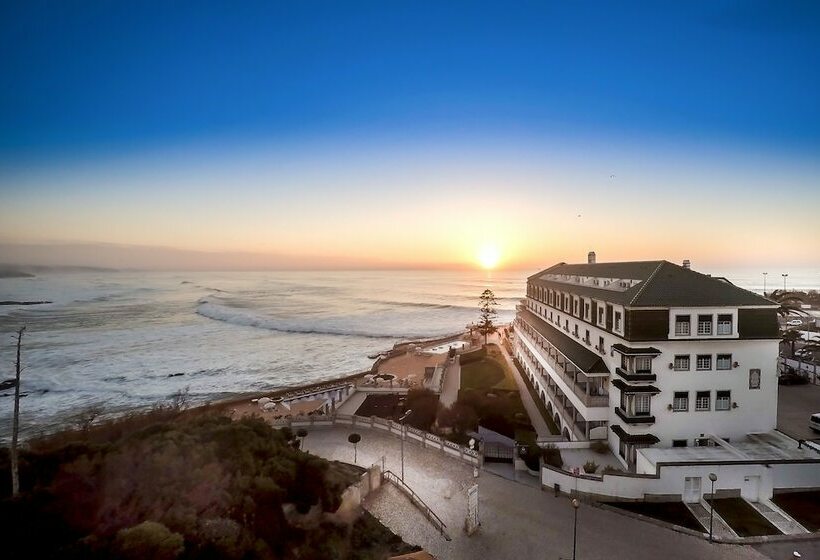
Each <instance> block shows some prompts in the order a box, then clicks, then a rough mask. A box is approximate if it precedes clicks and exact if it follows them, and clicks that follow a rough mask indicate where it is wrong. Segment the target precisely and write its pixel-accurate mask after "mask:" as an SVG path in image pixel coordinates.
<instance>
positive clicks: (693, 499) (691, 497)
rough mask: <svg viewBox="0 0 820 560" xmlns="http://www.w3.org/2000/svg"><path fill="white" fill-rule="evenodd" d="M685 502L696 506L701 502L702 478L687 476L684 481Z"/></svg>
mask: <svg viewBox="0 0 820 560" xmlns="http://www.w3.org/2000/svg"><path fill="white" fill-rule="evenodd" d="M683 501H684V502H687V503H690V504H695V503H697V502H699V501H700V477H699V476H687V477H686V478H685V479H684V480H683Z"/></svg>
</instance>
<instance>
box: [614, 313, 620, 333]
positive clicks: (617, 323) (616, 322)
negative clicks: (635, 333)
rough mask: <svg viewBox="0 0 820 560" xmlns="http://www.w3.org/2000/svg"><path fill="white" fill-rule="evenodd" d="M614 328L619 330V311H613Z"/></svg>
mask: <svg viewBox="0 0 820 560" xmlns="http://www.w3.org/2000/svg"><path fill="white" fill-rule="evenodd" d="M615 330H616V331H619V332H620V330H621V312H620V311H616V312H615Z"/></svg>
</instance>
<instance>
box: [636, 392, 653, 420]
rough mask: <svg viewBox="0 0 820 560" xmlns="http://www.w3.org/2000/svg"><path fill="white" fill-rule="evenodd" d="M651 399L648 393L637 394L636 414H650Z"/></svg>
mask: <svg viewBox="0 0 820 560" xmlns="http://www.w3.org/2000/svg"><path fill="white" fill-rule="evenodd" d="M649 399H650V397H649V395H647V394H646V393H638V394H637V395H635V416H649Z"/></svg>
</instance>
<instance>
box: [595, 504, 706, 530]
mask: <svg viewBox="0 0 820 560" xmlns="http://www.w3.org/2000/svg"><path fill="white" fill-rule="evenodd" d="M607 505H610V506H614V507H616V508H620V509H625V510H627V511H631V512H633V513H639V514H641V515H645V516H647V517H653V518H655V519H660V520H661V521H666V522H667V523H672V524H674V525H679V526H681V527H686V528H687V529H692V530H693V531H699V532H703V530H704V529H703V527H701V525H700V523H698V520H697V519H695V516H694V515H692V512H690V511H689V509H688V508H687V507H686V506H685V505H684V504H683V502H607Z"/></svg>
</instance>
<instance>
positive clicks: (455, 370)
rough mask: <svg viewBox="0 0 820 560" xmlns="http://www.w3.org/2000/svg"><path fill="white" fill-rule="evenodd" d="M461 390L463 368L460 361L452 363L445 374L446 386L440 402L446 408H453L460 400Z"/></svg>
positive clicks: (442, 391) (443, 388)
mask: <svg viewBox="0 0 820 560" xmlns="http://www.w3.org/2000/svg"><path fill="white" fill-rule="evenodd" d="M460 388H461V366H460V365H459V363H458V361H456V362H455V363H452V364H450V365H449V367H448V368H447V371H446V372H445V373H444V386H443V387H442V388H441V398H440V399H439V402H441V404H443V405H444V406H447V407H449V406H453V403H454V402H456V401H457V400H458V390H459V389H460Z"/></svg>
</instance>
